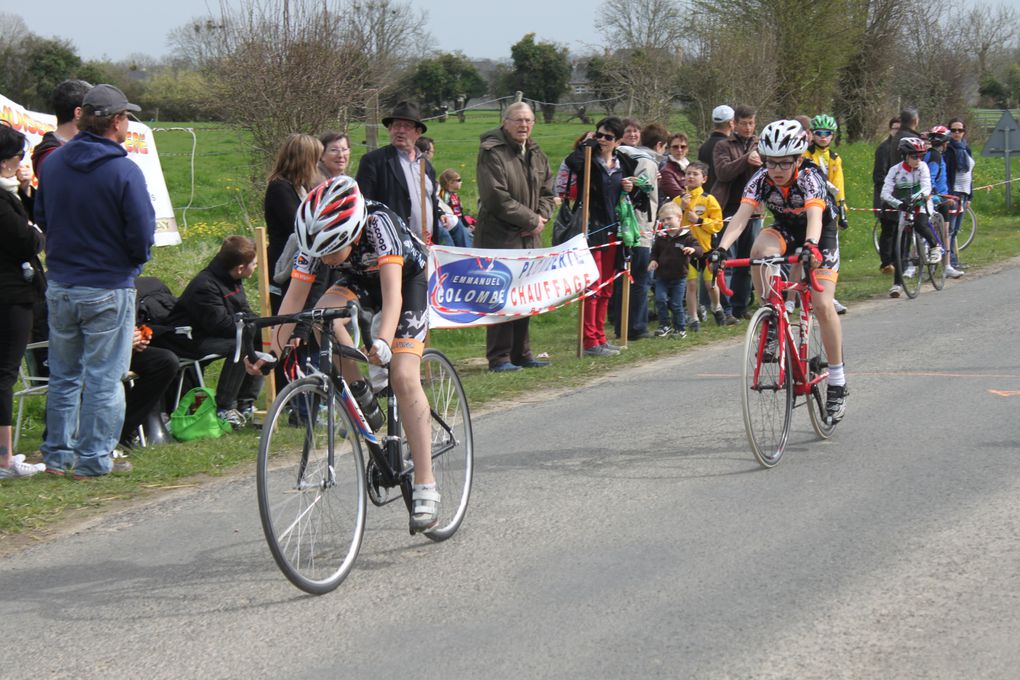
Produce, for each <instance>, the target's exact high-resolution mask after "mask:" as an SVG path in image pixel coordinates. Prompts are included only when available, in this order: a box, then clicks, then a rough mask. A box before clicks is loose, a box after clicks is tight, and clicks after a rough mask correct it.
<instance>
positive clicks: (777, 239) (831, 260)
mask: <svg viewBox="0 0 1020 680" xmlns="http://www.w3.org/2000/svg"><path fill="white" fill-rule="evenodd" d="M807 147H808V135H807V132H806V131H805V130H804V128H803V127H802V126H801V124H800V123H798V122H797V121H795V120H777V121H775V122H773V123H769V124H768V125H766V126H765V129H763V130H762V132H761V136H760V137H759V138H758V153H759V154H760V155H761V156H763V157H764V158H765V165H764V166H763V167H762V168H760V169H759V170H758V171H757V172H755V174H754V175H752V176H751V179H750V180H749V181H748V183H747V186H746V187H745V189H744V195H743V198H742V199H741V201H740V207H739V208H738V209H737V212H736V214H734V216H733V219H732V220H731V221H730V224H729V226H728V227H726V231H725V232H724V233H723V237H722V239H721V240H720V242H719V246H718V248H716V249H715V250H713V251H712V253H710V254H709V261H710V262H713V263H718V262H721V261H722V260H724V259H725V258H726V249H727V248H729V246H730V245H732V244H733V243H734V242H735V241H736V240H737V237H739V236H740V234H741V232H743V231H744V229H745V228H746V227H747V223H748V221H749V220H750V219H751V216H752V215H753V214H754V213H755V212H756V211H758V212H760V208H761V206H763V205H764V206H765V207H767V208H768V209H769V211H770V212H771V213H772V215H773V217H774V218H775V223H774V224H773V225H772V226H770V227H768V228H766V229H763V230H762V231H761V233H760V234H758V237H757V238H756V239H755V240H754V245H753V246H752V247H751V257H752V258H762V257H774V256H778V255H784V254H786V253H789V252H791V251H795V250H796V249H798V248H799V249H800V254H801V266H804V267H810V268H813V269H814V270H815V278H816V279H817V280H818V282H819V284H820V285H821V286H822V292H820V293H816V294H815V304H814V312H815V316H816V318H817V319H818V325H819V328H820V329H821V332H822V343H823V345H824V346H825V352H826V355H827V356H828V358H829V380H828V389H827V394H826V401H825V410H826V413H827V414H828V415H829V417H830V418H831V419H832V420H833V422H837V421H839V420H841V419H842V418H843V415H844V414H845V413H846V397H847V394H849V390H848V389H847V386H846V377H845V374H844V372H843V331H842V326H841V325H840V321H839V316H837V315H836V309H835V307H834V306H833V303H832V301H833V298H834V296H835V291H836V280H837V279H838V277H839V238H838V236H837V233H836V232H837V226H836V219H835V210H834V206H833V205H832V203H831V201H832V199H831V197H830V194H829V192H828V191H827V188H826V180H825V176H824V174H823V173H822V171H821V170H820V169H819V168H818V166H816V165H815V164H814V163H812V162H811V161H809V160H807V159H806V158H804V157H803V154H804V151H805V149H807ZM764 276H765V274H764V272H763V271H762V267H755V270H754V272H753V275H752V277H751V278H752V281H753V282H754V288H755V291H756V292H757V293H758V297H759V298H760V299H763V296H762V290H763V288H764V287H765V283H764V281H765V279H764Z"/></svg>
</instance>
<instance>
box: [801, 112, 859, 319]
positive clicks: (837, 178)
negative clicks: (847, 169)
mask: <svg viewBox="0 0 1020 680" xmlns="http://www.w3.org/2000/svg"><path fill="white" fill-rule="evenodd" d="M810 124H811V143H810V144H808V148H807V150H806V151H805V152H804V157H805V158H807V159H808V160H810V161H811V162H812V163H814V164H815V165H817V166H818V169H819V170H821V171H822V174H823V175H825V180H826V181H827V182H828V185H827V186H828V189H829V194H830V195H831V196H832V197H833V199H834V200H835V201H836V212H837V219H836V223H837V224H838V225H839V228H840V229H846V228H847V227H848V226H850V225H849V224H847V221H846V191H845V188H844V183H843V159H842V158H841V157H840V156H838V155H837V154H836V152H835V151H833V150H832V146H831V145H832V138H833V135H835V134H836V131H837V130H838V129H839V125H838V124H837V123H836V119H835V118H833V117H832V116H830V115H829V114H827V113H820V114H818V115H817V116H815V117H814V118H812V119H811V123H810ZM832 304H833V305H835V306H836V313H837V314H845V313H846V305H844V304H842V303H841V302H840V301H839V300H836V299H833V301H832Z"/></svg>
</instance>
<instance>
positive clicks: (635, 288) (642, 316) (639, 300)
mask: <svg viewBox="0 0 1020 680" xmlns="http://www.w3.org/2000/svg"><path fill="white" fill-rule="evenodd" d="M651 253H652V249H651V248H646V247H644V246H634V247H633V248H631V249H630V275H631V276H632V277H633V278H634V283H632V284H630V310H629V313H630V323H629V326H630V328H628V329H627V337H628V338H633V337H636V336H638V335H644V334H645V333H647V332H648V279H649V274H648V262H649V260H650V259H651ZM622 282H623V279H618V280H617V284H619V290H614V291H613V300H612V303H611V304H612V306H613V310H614V315H613V329H614V330H615V331H616V337H618V338H620V337H623V335H622V334H621V333H620V315H621V311H622V310H621V307H622V302H621V298H622V297H623V283H622Z"/></svg>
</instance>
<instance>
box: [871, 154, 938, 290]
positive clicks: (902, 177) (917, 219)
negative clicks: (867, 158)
mask: <svg viewBox="0 0 1020 680" xmlns="http://www.w3.org/2000/svg"><path fill="white" fill-rule="evenodd" d="M897 149H898V150H899V153H900V157H901V158H902V162H901V163H897V164H896V165H894V166H892V167H891V168H889V172H888V173H887V174H886V176H885V183H884V184H883V185H882V200H883V201H884V202H885V203H886V204H887V205H889V206H891V207H893V208H895V209H897V210H900V211H902V212H904V213H906V212H913V213H914V231H915V232H916V233H918V234H920V235H921V237H922V238H923V239H924V240H925V241H927V243H928V246H929V251H928V263H937V262H939V261H941V260H942V255H943V250H942V247H941V246H940V245H939V243H938V241H937V240H936V239H935V234H934V233H932V230H931V225H930V224H929V219H928V217H929V215H931V213H932V210H933V208H932V202H931V173H930V171H929V170H928V165H927V164H925V163H924V162H922V159H923V158H924V156H925V154H926V153H927V152H928V145H927V144H926V143H925V141H924V140H923V139H921V138H919V137H904V138H903V139H901V140H900V141H899V143H898V144H897ZM902 219H903V218H902V216H901V218H900V221H901V223H902ZM897 238H899V236H897ZM900 246H901V248H902V247H903V245H902V244H900ZM899 260H900V258H895V259H894V262H893V266H894V267H895V271H894V272H893V285H892V287H891V288H890V289H889V297H893V298H898V297H899V296H900V295H901V294H902V293H903V277H904V276H907V277H908V278H909V277H911V276H912V274H913V273H912V272H910V271H901V264H900V261H899ZM908 266H912V265H908Z"/></svg>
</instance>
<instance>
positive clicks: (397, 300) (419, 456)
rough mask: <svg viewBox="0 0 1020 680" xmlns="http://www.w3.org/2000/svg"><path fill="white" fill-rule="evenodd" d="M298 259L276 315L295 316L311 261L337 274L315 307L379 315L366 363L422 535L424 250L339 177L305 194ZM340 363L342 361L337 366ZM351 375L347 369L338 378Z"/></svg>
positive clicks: (428, 511) (426, 432)
mask: <svg viewBox="0 0 1020 680" xmlns="http://www.w3.org/2000/svg"><path fill="white" fill-rule="evenodd" d="M294 231H295V233H296V235H297V240H298V254H297V256H296V257H295V258H294V271H293V272H292V273H291V281H290V287H289V288H288V289H287V293H286V295H285V296H284V298H283V301H282V302H281V303H280V311H279V313H280V314H293V313H296V312H299V311H301V310H302V309H303V308H304V306H305V302H306V298H307V297H308V293H309V291H310V290H311V287H312V283H313V282H314V281H315V271H316V268H317V266H318V263H319V261H320V260H321V262H322V263H323V264H325V265H328V266H330V267H333V268H335V269H338V270H339V271H340V274H341V279H340V281H339V282H338V283H336V284H334V285H333V287H331V288H330V289H328V290H327V291H326V292H325V293H324V294H323V295H322V297H320V298H319V300H318V302H316V303H315V307H316V308H319V309H322V308H330V307H343V306H346V305H347V303H348V301H349V300H353V299H357V300H359V302H360V304H361V305H363V306H364V307H365V308H366V309H371V310H373V311H377V312H380V313H381V323H380V324H379V329H378V331H377V332H376V337H375V339H374V340H373V342H372V347H371V348H370V351H369V353H368V358H369V360H370V361H371V362H372V363H375V364H389V367H390V385H391V386H392V387H393V391H394V393H395V394H396V396H397V400H398V401H399V403H400V408H401V411H402V414H401V415H402V422H403V425H404V431H405V432H406V433H407V440H408V443H409V444H410V446H411V455H412V457H413V459H414V487H413V492H412V504H411V520H410V528H411V530H412V531H427V530H428V529H429V528H431V527H432V526H434V525H435V524H436V522H437V519H438V511H439V501H440V498H439V492H438V490H437V489H436V481H435V477H434V475H433V473H432V451H431V432H430V429H431V425H430V416H429V404H428V401H427V400H426V397H425V391H424V390H423V389H422V386H421V378H420V375H419V374H420V367H421V355H422V351H423V349H424V340H425V333H426V331H427V330H428V305H427V303H428V299H427V281H426V276H427V267H426V263H427V258H426V254H425V246H424V244H422V243H421V241H419V240H418V239H417V238H415V237H414V236H413V235H412V233H411V231H410V229H408V227H407V225H406V224H404V221H403V220H402V219H400V217H398V216H397V214H396V213H394V212H393V211H392V210H390V209H389V208H387V207H386V206H385V205H383V204H382V203H376V202H375V201H366V200H365V198H364V197H363V196H362V195H361V191H360V190H359V189H358V184H357V182H355V181H354V180H353V179H352V178H350V177H347V176H344V175H340V176H337V177H334V178H333V179H331V180H329V181H327V182H324V183H322V184H320V185H319V186H317V187H316V188H315V189H313V190H312V191H311V192H310V193H309V194H308V196H307V197H306V198H305V200H304V201H302V203H301V207H300V208H299V209H298V214H297V218H296V219H295V221H294ZM336 326H337V329H336V330H337V335H338V337H339V338H340V340H341V342H343V343H344V344H347V345H351V344H353V343H352V341H351V337H350V335H349V334H348V333H347V329H346V327H345V325H344V324H343V323H341V322H337V323H336ZM293 328H294V327H293V324H290V325H285V326H278V327H277V329H276V331H275V332H274V334H273V342H272V348H273V351H274V352H276V354H277V355H278V356H279V354H280V352H281V350H282V347H283V346H284V345H288V344H294V343H293V342H292V341H291V333H292V331H293ZM345 361H348V360H345ZM354 371H357V367H356V365H354V364H353V363H352V364H350V365H345V366H344V373H346V374H350V373H349V372H354Z"/></svg>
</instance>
